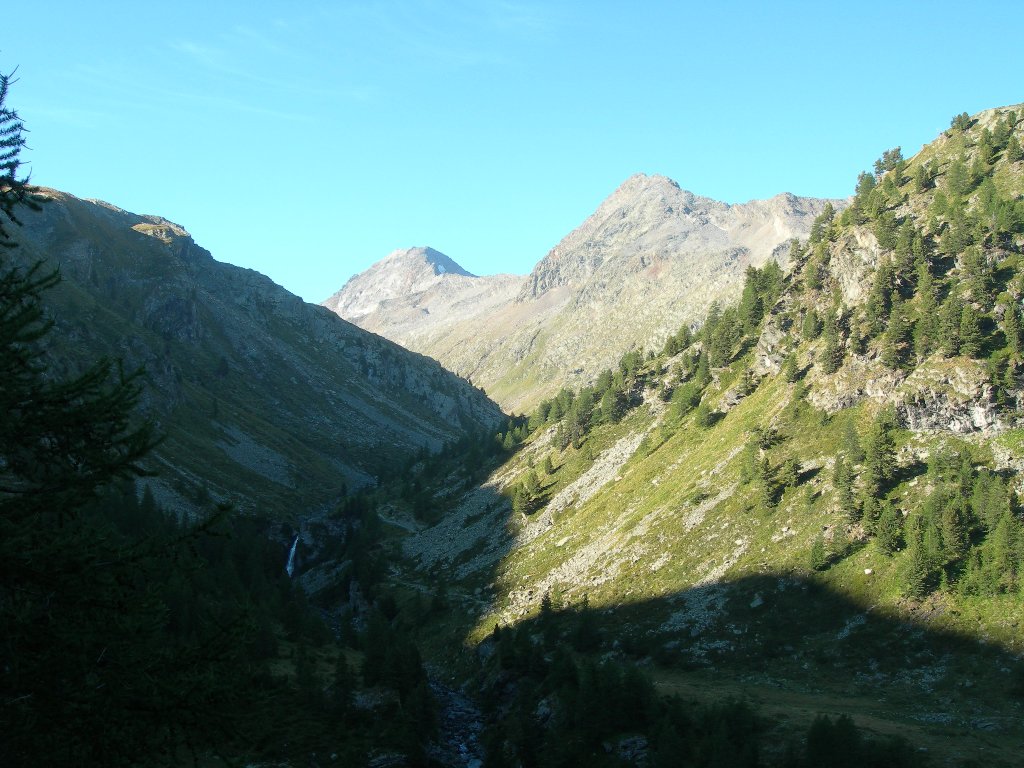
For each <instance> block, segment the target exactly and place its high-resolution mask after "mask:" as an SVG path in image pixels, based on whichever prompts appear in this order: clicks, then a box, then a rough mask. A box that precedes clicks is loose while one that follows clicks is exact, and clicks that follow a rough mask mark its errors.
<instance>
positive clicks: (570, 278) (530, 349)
mask: <svg viewBox="0 0 1024 768" xmlns="http://www.w3.org/2000/svg"><path fill="white" fill-rule="evenodd" d="M831 202H832V204H833V206H834V207H836V208H840V207H842V202H841V201H831ZM825 203H826V201H824V200H816V199H811V198H801V197H795V196H793V195H789V194H782V195H777V196H776V197H773V198H771V199H770V200H755V201H751V202H749V203H744V204H738V205H728V204H726V203H721V202H718V201H715V200H711V199H709V198H705V197H699V196H697V195H694V194H692V193H691V192H687V191H686V190H684V189H681V188H680V186H679V185H678V184H677V183H676V182H674V181H672V180H671V179H668V178H666V177H664V176H647V175H643V174H637V175H635V176H633V177H631V178H629V179H627V180H626V181H625V182H624V183H623V184H622V185H621V186H620V187H619V188H618V189H617V190H615V192H613V193H612V194H611V195H610V196H609V197H608V198H607V199H606V200H605V201H604V202H603V203H602V204H601V205H600V206H599V207H598V209H597V210H596V211H595V212H594V213H593V214H592V215H591V216H590V217H588V218H587V220H586V221H584V222H583V223H582V224H581V225H580V226H579V227H577V228H576V229H575V230H573V231H572V232H571V233H570V234H568V235H567V236H566V237H565V238H563V239H562V241H561V242H560V243H559V244H558V245H557V246H555V248H553V249H552V250H551V252H550V253H548V254H547V255H546V256H545V257H544V258H543V259H541V260H540V261H539V262H538V264H537V265H536V266H535V267H534V269H533V271H532V272H531V273H530V274H529V275H526V276H519V277H517V276H513V275H495V276H485V277H476V276H473V275H470V274H469V273H468V272H466V271H465V270H464V269H462V268H461V267H459V266H458V265H457V264H455V263H454V262H453V261H452V260H451V259H448V258H447V257H445V256H444V255H443V254H440V253H439V252H437V251H435V250H433V249H431V248H411V249H407V250H404V251H396V252H394V253H392V254H391V255H389V256H388V257H387V258H385V259H384V260H382V261H380V262H378V263H377V264H375V265H374V266H372V267H371V268H370V269H368V270H367V271H365V272H363V273H361V274H359V275H356V276H355V277H353V278H352V279H351V280H349V281H348V282H347V283H346V284H345V286H343V287H342V288H341V289H340V290H339V291H338V292H337V293H335V294H334V295H333V296H331V297H330V298H328V299H327V300H326V301H325V302H324V306H326V307H328V308H330V309H332V310H334V311H335V312H337V313H338V314H339V315H341V316H342V317H344V318H345V319H347V320H350V321H351V322H353V323H356V324H357V325H359V326H360V327H362V328H365V329H367V330H370V331H373V332H374V333H379V334H381V335H383V336H385V337H387V338H389V339H391V340H393V341H396V342H398V343H400V344H402V345H403V346H405V347H408V348H409V349H412V350H415V351H417V352H422V353H423V354H427V355H430V356H431V357H434V358H435V359H437V360H439V361H440V362H441V363H442V364H443V365H445V367H447V368H449V369H450V370H452V371H455V372H456V373H458V374H460V375H462V376H465V377H467V378H470V379H472V380H473V381H474V383H476V384H478V385H480V386H482V387H483V388H484V389H485V390H486V391H487V392H488V394H490V395H491V396H492V397H494V398H495V399H496V400H497V401H498V402H499V403H500V404H501V405H502V407H504V408H505V409H506V410H509V411H523V410H528V409H529V408H531V407H533V406H535V405H536V404H537V403H538V402H539V401H540V400H541V399H543V398H545V397H550V396H552V395H553V394H555V392H557V391H558V390H559V389H560V388H562V387H563V386H573V387H576V386H579V385H581V384H584V383H590V382H592V381H593V380H594V379H595V378H596V377H597V375H598V373H600V371H602V370H605V369H607V368H610V367H611V366H612V365H614V364H615V363H617V362H618V359H619V358H620V357H621V356H622V355H623V354H624V353H625V352H628V351H630V350H634V349H639V350H647V349H652V348H655V347H658V346H660V345H661V344H662V343H663V342H664V340H665V338H666V337H667V336H668V335H669V334H671V333H674V332H675V331H676V330H677V329H678V328H679V326H680V325H682V324H683V323H691V324H694V325H696V324H698V323H699V322H700V321H701V319H702V318H703V316H704V314H705V313H706V311H707V308H708V306H709V305H710V304H711V303H712V302H713V301H719V302H721V301H727V300H730V299H733V298H735V297H736V296H737V295H738V291H739V289H740V287H741V285H742V279H743V274H744V270H745V269H746V268H747V267H748V266H755V267H757V266H761V265H763V264H764V263H765V262H766V261H767V260H768V259H770V258H775V259H777V260H778V261H779V262H780V263H782V264H783V265H785V263H786V258H787V253H788V243H789V241H790V240H791V239H793V238H797V237H806V236H807V234H808V232H809V231H810V226H811V221H813V219H814V217H815V216H816V215H818V213H820V212H821V210H822V208H823V207H824V205H825Z"/></svg>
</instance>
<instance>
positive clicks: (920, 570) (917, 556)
mask: <svg viewBox="0 0 1024 768" xmlns="http://www.w3.org/2000/svg"><path fill="white" fill-rule="evenodd" d="M879 541H880V543H881V540H879ZM900 576H901V579H900V581H901V582H902V585H903V594H905V595H906V596H907V597H910V598H912V599H914V600H921V599H922V598H924V597H926V596H927V595H928V593H929V592H931V585H932V575H931V571H930V568H929V567H928V558H927V556H926V554H925V552H924V547H923V545H922V544H921V543H920V542H919V541H918V540H916V539H915V540H914V541H912V542H911V543H910V545H909V546H908V547H907V552H906V554H905V555H904V561H903V563H902V568H901V574H900Z"/></svg>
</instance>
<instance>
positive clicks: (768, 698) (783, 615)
mask: <svg viewBox="0 0 1024 768" xmlns="http://www.w3.org/2000/svg"><path fill="white" fill-rule="evenodd" d="M1022 139H1024V112H1022V111H1021V107H1006V108H999V109H993V110H987V111H985V112H982V113H979V114H977V115H975V116H973V117H971V116H967V115H959V116H957V117H955V118H954V120H953V121H952V124H951V126H950V129H949V130H948V131H945V132H943V134H942V135H941V136H939V137H937V138H936V139H935V141H933V142H932V143H930V144H929V145H927V146H926V147H924V148H923V149H922V150H921V151H920V152H919V153H917V154H916V155H915V156H913V157H911V158H904V157H903V155H902V152H901V151H900V150H899V149H898V148H896V149H893V150H889V151H887V152H886V153H885V154H883V155H882V157H880V158H879V160H878V161H877V162H876V163H875V166H874V172H873V173H870V172H865V173H863V174H861V176H860V177H859V178H858V179H857V180H856V187H855V190H856V192H855V194H854V195H853V196H852V197H851V198H850V199H849V200H843V201H838V200H832V201H827V200H815V199H808V198H798V197H794V196H792V195H779V196H776V197H774V198H771V199H770V200H767V201H754V202H750V203H746V204H742V205H727V204H725V203H720V202H716V201H713V200H709V199H707V198H701V197H698V196H696V195H694V194H692V193H690V192H687V191H685V190H682V189H681V188H680V187H679V186H678V185H677V184H676V183H675V182H673V181H671V180H669V179H667V178H665V177H661V176H645V175H637V176H634V177H632V178H630V179H628V180H627V181H626V182H625V183H624V184H623V185H622V186H621V187H620V188H619V189H618V190H616V191H615V192H614V193H613V194H612V195H611V196H610V197H609V198H608V199H607V200H606V201H605V202H604V203H602V204H601V206H600V207H599V208H598V210H597V211H596V212H595V213H594V214H593V215H592V216H590V217H589V218H588V219H587V220H586V221H585V222H583V223H582V224H581V225H580V226H579V227H578V228H577V229H575V230H574V231H572V232H571V233H570V234H568V235H567V236H566V237H565V238H564V239H563V240H562V241H561V242H560V243H559V244H558V245H557V246H556V247H555V248H554V249H553V250H552V251H551V252H550V253H549V254H547V255H546V256H545V257H544V258H543V259H541V260H540V261H539V262H538V264H537V266H536V267H535V268H534V269H533V271H532V272H531V273H530V274H529V275H527V276H515V275H498V276H484V277H480V276H475V275H472V274H470V273H469V272H467V271H466V270H465V269H463V268H461V267H460V266H459V265H458V264H456V263H455V262H454V261H452V260H451V259H449V258H448V257H446V256H444V255H443V254H442V253H440V252H438V251H436V250H433V249H431V248H411V249H406V250H398V251H395V252H393V253H392V254H391V255H389V256H388V257H387V258H385V259H384V260H383V261H381V262H379V263H378V264H376V265H374V266H373V267H371V268H370V269H369V270H367V271H366V272H364V273H362V274H360V275H357V276H355V277H353V278H352V279H351V280H350V281H349V282H348V283H347V284H346V285H345V286H344V287H343V288H342V289H341V290H340V291H338V292H337V293H336V294H335V295H334V296H332V297H331V298H330V299H328V300H327V301H326V302H325V306H314V305H309V304H305V303H303V302H302V301H300V300H299V299H298V298H297V297H295V296H292V295H291V294H289V293H288V292H287V291H284V290H283V289H281V288H280V287H278V286H276V285H274V284H273V283H272V282H271V281H270V280H268V279H267V278H265V277H263V276H261V275H258V274H256V273H254V272H251V271H249V270H244V269H239V268H237V267H231V266H229V265H225V264H221V263H218V262H216V261H215V260H214V259H213V257H212V255H211V254H209V253H208V252H207V251H205V250H204V249H202V248H201V247H200V246H198V245H197V244H196V243H195V242H194V241H193V240H192V238H191V236H190V235H189V234H188V232H187V231H186V230H185V229H184V228H182V227H181V226H179V225H177V224H174V223H172V222H170V221H167V220H166V219H163V218H161V217H159V216H148V215H146V216H142V215H136V214H132V213H129V212H127V211H125V210H122V209H120V208H117V207H115V206H113V205H110V204H107V203H102V202H99V201H91V200H81V199H78V198H76V197H74V196H73V195H70V194H67V193H64V192H58V191H56V190H42V191H41V193H40V194H41V197H42V198H45V202H44V203H43V204H42V206H41V211H40V212H38V213H25V214H24V215H23V216H22V218H23V220H24V226H22V227H20V228H18V229H16V230H15V232H14V234H15V236H16V237H17V239H18V242H19V246H20V247H18V248H17V249H15V250H14V251H12V254H13V257H14V258H16V259H17V260H18V261H19V262H20V263H21V264H23V265H30V264H32V263H33V262H35V261H37V260H41V261H42V262H43V263H44V265H47V266H49V267H55V268H59V269H60V271H61V274H62V276H63V281H62V283H61V285H60V286H59V287H58V288H57V289H56V290H54V291H52V292H51V293H50V294H48V295H47V297H46V301H47V302H48V311H49V313H50V315H51V316H52V317H53V320H54V329H53V333H51V334H50V335H49V338H50V339H51V342H50V345H49V346H48V347H47V348H46V354H47V361H48V364H49V368H50V369H51V370H52V371H53V374H54V375H60V374H63V373H66V372H68V371H73V370H76V369H78V368H80V367H81V366H83V365H85V364H86V363H87V362H88V361H89V360H92V359H95V357H97V356H99V355H106V356H111V357H116V358H119V359H121V360H123V361H124V364H125V365H126V367H127V368H129V369H134V368H136V367H140V366H141V367H142V368H143V369H144V371H145V377H146V390H145V395H144V399H143V403H142V405H143V410H144V413H145V414H146V415H147V416H148V417H149V418H151V419H152V420H154V421H155V422H156V423H157V425H158V427H159V428H160V430H161V432H162V433H163V434H164V436H165V437H164V440H163V442H162V443H161V444H160V445H159V446H158V447H157V448H156V450H155V451H154V453H153V454H152V457H151V460H150V464H149V466H148V468H149V469H152V470H153V471H154V472H156V473H157V474H156V475H155V477H152V478H148V479H146V481H145V482H146V483H147V484H148V485H149V487H150V488H151V489H152V490H153V492H154V495H155V496H156V498H157V501H158V503H159V505H160V506H161V507H163V508H164V509H167V510H170V511H172V512H175V513H177V514H178V515H183V514H184V515H187V514H189V513H190V512H191V511H194V510H196V509H199V508H202V507H203V506H204V505H208V502H209V501H211V500H213V501H227V502H232V503H233V504H234V505H235V508H236V509H237V510H238V511H239V512H240V513H241V515H240V517H241V518H248V517H250V516H262V517H265V518H267V519H269V520H271V521H274V523H278V522H286V521H288V522H292V523H296V524H297V525H296V528H297V529H298V530H294V529H289V532H288V535H287V538H288V539H290V542H288V541H286V540H284V537H283V536H282V535H281V533H280V531H281V530H282V528H281V527H280V526H277V525H270V526H267V528H266V529H261V530H260V531H259V535H260V536H263V535H264V534H266V535H268V536H269V537H270V539H272V540H273V541H272V546H270V547H269V550H268V553H269V554H268V555H267V562H269V563H270V566H269V570H268V567H265V566H264V567H263V571H262V572H260V575H261V578H259V579H257V578H255V577H252V578H251V583H254V584H255V583H262V584H263V585H264V588H266V589H268V590H269V589H270V587H269V586H267V585H268V584H270V583H272V582H273V583H274V584H276V586H275V587H274V589H276V590H278V591H276V592H274V594H275V595H276V597H275V598H274V600H271V601H268V602H270V603H273V604H274V606H273V611H271V610H270V609H268V610H267V612H266V614H265V616H264V619H263V621H264V624H263V625H261V626H260V627H259V628H258V629H259V640H260V645H261V646H262V647H261V650H260V654H262V655H254V656H253V657H252V658H251V659H247V660H246V667H245V668H246V669H247V670H248V669H250V665H251V668H256V667H259V668H260V669H261V670H263V671H264V672H266V676H267V680H271V679H274V680H277V681H278V683H280V684H281V685H282V686H283V687H284V688H285V689H287V690H288V691H289V692H291V693H295V694H296V696H295V698H294V702H295V706H297V707H305V709H304V710H303V712H306V713H308V712H326V713H328V715H329V717H331V718H334V721H333V722H335V724H336V723H338V722H342V723H344V724H346V725H351V724H352V723H357V724H359V726H360V727H362V728H364V729H366V730H367V731H370V730H372V731H373V734H374V737H373V738H375V739H376V738H379V739H380V740H381V741H380V744H384V745H385V747H381V746H380V744H378V743H376V742H374V743H371V744H365V743H363V742H362V741H360V739H361V738H362V735H361V732H360V731H359V728H354V729H349V730H344V729H339V733H341V735H340V736H339V735H337V734H334V733H333V732H332V733H323V732H319V731H318V732H317V733H315V734H313V735H310V734H302V733H299V734H298V735H296V736H295V737H294V738H295V739H296V740H297V743H301V744H302V745H303V746H302V747H301V749H302V750H304V756H309V755H312V757H311V758H310V760H311V761H312V760H313V758H316V755H314V754H312V753H313V752H316V754H320V755H321V756H322V755H328V754H332V753H331V751H330V750H331V749H332V748H333V746H332V745H333V742H332V741H331V740H332V739H338V740H340V741H342V742H343V743H344V744H345V746H346V747H347V748H349V750H350V752H349V753H347V754H356V753H357V752H358V755H359V757H358V758H357V759H356V761H357V762H358V760H362V762H363V763H365V764H372V765H378V766H385V765H414V764H429V759H433V760H434V761H435V763H436V762H440V763H441V764H447V765H464V764H475V763H483V761H484V760H486V761H487V764H489V765H496V766H497V765H522V766H526V765H538V766H546V765H575V764H581V763H586V764H594V765H624V764H633V765H644V764H647V765H675V764H684V765H694V766H708V765H715V764H725V765H731V764H737V765H747V766H763V765H779V766H790V767H793V766H795V767H797V768H811V767H812V766H817V765H822V764H827V761H828V760H836V761H838V760H840V759H845V760H846V764H851V765H861V764H864V765H893V766H917V765H921V764H922V763H923V762H924V761H930V762H931V764H933V765H948V766H967V765H977V764H979V763H980V762H984V763H985V764H986V765H991V766H993V767H995V766H1006V767H1007V768H1009V766H1013V765H1016V764H1017V763H1018V762H1019V756H1020V753H1021V750H1022V749H1024V728H1022V727H1021V711H1022V707H1024V703H1022V702H1024V698H1022V697H1024V662H1022V660H1021V655H1022V653H1024V634H1022V633H1021V630H1020V627H1021V625H1022V622H1024V602H1022V600H1021V596H1022V594H1024V515H1022V509H1021V502H1020V498H1021V495H1022V494H1024V481H1022V478H1024V423H1022V421H1021V418H1020V412H1021V406H1022V404H1024V385H1022V381H1024V312H1022V305H1024V151H1022V150H1021V143H1022ZM339 315H341V317H339ZM349 321H351V322H349ZM378 334H379V335H378ZM427 355H429V356H430V357H428V356H427ZM432 358H436V359H432ZM438 361H440V362H438ZM442 364H443V366H444V367H442ZM480 387H483V388H484V389H485V390H486V392H487V393H489V394H490V396H492V397H493V398H494V401H492V400H491V399H489V398H488V396H487V394H485V392H484V391H483V390H482V389H481V388H480ZM495 401H497V402H495ZM499 403H500V406H501V407H500V408H499V405H498V404H499ZM501 408H504V409H505V411H506V412H507V413H503V412H502V410H501ZM513 411H527V412H528V413H527V414H524V415H511V416H510V415H508V414H509V413H512V412H513ZM289 544H290V548H289V546H288V545H289ZM275 547H276V548H275ZM285 555H287V558H286V559H285ZM275 558H276V560H281V561H282V563H277V562H276V560H275ZM284 562H287V569H288V570H287V579H286V578H285V577H284V576H282V570H283V567H284V566H283V563H284ZM257 571H259V568H247V575H246V579H250V577H251V576H252V573H255V572H257ZM266 573H271V574H273V579H275V580H276V581H273V580H272V579H269V578H268V577H266ZM44 575H45V573H44ZM228 581H230V582H231V584H230V585H229V586H231V588H232V589H234V588H236V586H237V588H238V589H241V586H240V585H241V584H242V580H241V577H240V576H239V575H238V574H235V577H232V578H229V579H228ZM236 583H237V584H236ZM210 588H211V589H213V586H211V587H210ZM186 591H187V590H186ZM179 597H180V596H179ZM235 598H236V596H235V595H232V596H231V600H232V601H234V600H235ZM307 601H308V602H309V603H311V604H312V605H313V606H315V607H316V609H318V610H319V611H320V612H322V615H323V616H325V617H327V618H328V620H329V622H330V624H331V628H332V629H333V630H334V632H333V633H331V632H327V633H326V635H327V637H326V638H325V637H324V632H323V630H322V626H321V625H320V624H319V623H317V622H318V619H316V618H315V617H314V618H313V619H304V618H301V611H302V610H303V609H304V607H306V606H307ZM10 604H11V605H13V603H10ZM37 604H38V605H41V606H43V608H44V609H45V607H46V601H45V600H41V601H38V602H37ZM274 611H276V612H274ZM309 621H313V622H314V623H315V624H316V626H317V627H321V629H320V630H316V631H310V630H309V627H305V628H304V627H303V622H305V623H307V624H308V623H309ZM316 632H319V633H320V635H319V637H318V639H317V640H316V642H315V643H314V642H312V641H310V642H306V640H305V639H304V637H305V634H306V633H308V634H310V635H311V636H312V635H316ZM421 653H422V655H423V656H425V657H426V658H427V659H428V660H429V661H430V665H429V666H428V667H425V666H424V665H423V664H422V663H421V655H420V654H421ZM99 655H100V656H101V657H102V654H99ZM95 656H96V654H90V655H88V657H87V658H88V659H90V661H91V659H92V658H95ZM349 660H351V661H353V662H354V663H355V664H357V665H358V667H359V674H358V675H352V674H351V670H349V667H348V665H349ZM96 666H98V661H97V663H96ZM328 669H329V670H331V671H330V672H328V671H326V670H328ZM428 669H429V674H428ZM623 670H626V671H623ZM260 680H261V681H262V678H260ZM449 683H450V685H449ZM259 685H262V682H259ZM456 686H461V690H456ZM339 690H340V691H341V693H338V691H339ZM89 700H90V701H91V700H92V699H89ZM280 700H281V701H286V700H288V699H280ZM737 700H744V701H747V702H753V703H754V705H756V707H759V709H758V710H757V712H755V711H754V709H755V708H756V707H755V706H754V705H751V704H745V703H737ZM328 701H330V702H332V703H331V705H330V706H331V707H333V709H327V708H326V702H328ZM432 702H433V703H432ZM432 708H433V709H432ZM432 712H433V713H434V714H431V713H432ZM437 712H440V714H439V715H438V714H437ZM338 713H341V714H338ZM826 715H827V717H826ZM840 715H842V716H840ZM846 715H852V716H853V717H854V718H855V719H856V727H859V728H861V729H863V731H864V732H866V733H868V734H869V735H870V738H867V737H862V735H861V734H860V732H858V731H857V730H856V727H855V726H854V724H853V721H852V720H851V721H847V720H846V719H844V717H845V716H846ZM304 716H305V715H304ZM832 716H839V717H838V719H837V720H836V721H835V722H834V723H833V721H832V720H831V719H830V717H832ZM823 718H824V719H823ZM318 722H319V721H318ZM318 727H319V726H318ZM291 728H292V726H291V725H289V730H291ZM342 731H344V732H343V733H342ZM815 734H817V735H815ZM822 734H825V735H824V736H823V735H822ZM894 735H898V736H901V737H904V738H906V739H908V740H909V743H910V744H911V745H912V746H911V747H907V746H906V745H905V744H903V743H901V742H898V741H895V742H889V741H886V739H888V738H889V737H891V736H894ZM292 738H293V737H292V735H291V733H289V736H288V739H289V740H291V739H292ZM758 739H760V740H761V741H757V740H758ZM815 739H817V740H818V741H817V742H816V741H815ZM748 740H753V743H754V747H753V748H751V749H752V751H750V750H748V751H744V752H742V754H740V752H737V751H736V750H737V749H738V747H737V745H738V744H748V743H749V742H748ZM875 740H878V743H880V744H883V746H882V747H879V750H880V752H879V754H884V757H879V758H877V759H875V758H872V760H873V762H872V761H869V760H867V759H866V758H865V759H864V760H861V758H860V757H858V756H860V755H863V754H866V751H870V749H869V747H868V746H866V745H868V744H869V743H870V744H874V743H875ZM816 743H817V745H818V747H817V748H820V750H819V752H817V753H816V752H815V749H816V747H815V744H816ZM758 744H760V745H761V746H760V747H758V746H757V745H758ZM822 744H824V745H825V746H824V747H822V746H821V745H822ZM312 745H315V749H314V747H313V746H312ZM424 745H428V746H429V748H430V749H432V750H434V751H433V752H431V753H430V758H428V757H427V751H426V747H424ZM172 746H177V745H172ZM230 746H231V748H238V747H237V744H231V745H230ZM247 749H248V748H247V747H243V748H241V752H243V753H246V754H248V752H247ZM276 749H277V745H263V744H261V745H259V750H257V751H262V752H261V754H268V755H275V754H280V750H278V751H277V752H275V750H276ZM871 749H873V747H872V748H871ZM759 750H760V751H759ZM821 754H824V755H825V756H826V757H824V758H823V757H821ZM816 755H817V756H816ZM847 758H848V759H847ZM316 759H317V760H319V758H316ZM296 760H298V758H296ZM837 764H842V763H839V762H837Z"/></svg>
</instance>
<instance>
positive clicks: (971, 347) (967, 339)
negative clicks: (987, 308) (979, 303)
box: [959, 304, 985, 357]
mask: <svg viewBox="0 0 1024 768" xmlns="http://www.w3.org/2000/svg"><path fill="white" fill-rule="evenodd" d="M959 336H960V354H962V355H967V356H968V357H979V356H980V355H981V351H982V347H983V346H984V343H985V337H984V335H983V334H982V331H981V318H980V317H979V316H978V311H977V310H976V309H975V308H974V305H973V304H964V306H963V309H962V310H961V312H960V329H959Z"/></svg>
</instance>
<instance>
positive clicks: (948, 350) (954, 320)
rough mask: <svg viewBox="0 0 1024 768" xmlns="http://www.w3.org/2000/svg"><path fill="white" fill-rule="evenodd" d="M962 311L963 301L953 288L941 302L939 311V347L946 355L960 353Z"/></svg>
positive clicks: (950, 355) (951, 355)
mask: <svg viewBox="0 0 1024 768" xmlns="http://www.w3.org/2000/svg"><path fill="white" fill-rule="evenodd" d="M963 311H964V305H963V302H962V301H961V300H960V296H959V294H958V293H957V291H956V289H955V288H954V289H953V290H952V291H950V293H949V296H947V297H946V300H945V301H944V302H942V309H941V310H940V312H939V331H940V337H941V347H942V353H943V354H944V355H945V356H946V357H953V356H955V355H958V354H959V353H960V323H961V318H962V316H963Z"/></svg>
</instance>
